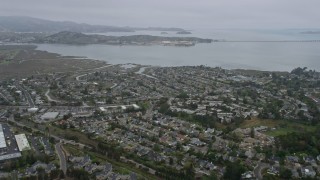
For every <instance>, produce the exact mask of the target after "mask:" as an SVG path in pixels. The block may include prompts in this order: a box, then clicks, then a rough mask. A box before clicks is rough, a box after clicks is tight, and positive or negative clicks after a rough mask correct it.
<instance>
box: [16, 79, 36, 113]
mask: <svg viewBox="0 0 320 180" xmlns="http://www.w3.org/2000/svg"><path fill="white" fill-rule="evenodd" d="M16 86H17V88H18V89H20V91H22V92H23V94H24V96H25V97H26V99H27V100H28V103H29V106H30V107H35V106H34V102H33V99H32V97H31V95H30V93H29V92H28V91H27V90H26V89H25V88H24V87H23V85H21V86H20V85H19V84H18V83H17V84H16Z"/></svg>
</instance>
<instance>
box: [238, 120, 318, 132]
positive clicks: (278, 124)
mask: <svg viewBox="0 0 320 180" xmlns="http://www.w3.org/2000/svg"><path fill="white" fill-rule="evenodd" d="M258 126H267V127H269V128H271V130H269V131H267V132H266V134H267V135H270V136H279V135H284V134H287V133H291V132H301V131H302V132H303V131H314V130H316V129H317V128H318V127H319V126H312V125H307V124H302V123H298V122H292V121H288V120H271V119H258V118H254V119H251V120H246V121H244V122H243V123H242V124H241V125H240V127H241V128H251V127H258ZM273 128H275V129H273Z"/></svg>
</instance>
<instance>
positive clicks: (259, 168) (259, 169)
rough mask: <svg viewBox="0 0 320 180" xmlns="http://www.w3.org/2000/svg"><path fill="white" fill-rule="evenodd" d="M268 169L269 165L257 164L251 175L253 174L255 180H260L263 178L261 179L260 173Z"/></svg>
mask: <svg viewBox="0 0 320 180" xmlns="http://www.w3.org/2000/svg"><path fill="white" fill-rule="evenodd" d="M269 167H270V165H269V164H267V163H262V162H259V163H258V165H257V166H256V167H255V168H254V170H253V173H254V174H255V176H256V178H257V179H259V180H262V179H263V177H262V174H261V171H262V170H263V169H266V168H269Z"/></svg>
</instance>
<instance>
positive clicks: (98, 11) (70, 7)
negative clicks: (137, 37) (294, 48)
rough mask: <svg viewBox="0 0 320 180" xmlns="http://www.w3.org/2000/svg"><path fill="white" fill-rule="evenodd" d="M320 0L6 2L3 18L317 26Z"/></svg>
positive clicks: (225, 26)
mask: <svg viewBox="0 0 320 180" xmlns="http://www.w3.org/2000/svg"><path fill="white" fill-rule="evenodd" d="M319 6H320V1H317V0H309V1H308V3H306V2H305V1H300V0H281V1H279V0H269V1H255V0H239V1H236V2H234V1H232V0H225V1H221V2H220V1H218V2H212V1H210V0H202V1H200V2H199V1H197V2H195V1H192V0H176V1H174V2H172V1H169V0H163V1H156V0H139V1H130V0H122V1H114V0H107V1H104V0H96V1H84V0H69V1H62V0H58V1H43V0H29V1H19V0H11V1H3V2H1V7H0V16H28V17H34V18H40V19H47V20H53V21H73V22H77V23H87V24H93V25H110V26H131V27H180V28H185V29H317V28H320V25H318V20H319V17H320V12H319V11H318V7H319Z"/></svg>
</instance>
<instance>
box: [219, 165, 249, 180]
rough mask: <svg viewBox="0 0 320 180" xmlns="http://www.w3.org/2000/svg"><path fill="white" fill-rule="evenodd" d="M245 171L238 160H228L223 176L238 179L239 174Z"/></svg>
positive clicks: (239, 177) (233, 179) (231, 179)
mask: <svg viewBox="0 0 320 180" xmlns="http://www.w3.org/2000/svg"><path fill="white" fill-rule="evenodd" d="M245 171H246V168H245V167H244V166H243V165H242V164H241V163H240V161H236V162H230V163H228V164H227V167H226V171H225V173H224V175H223V178H224V179H230V180H238V179H241V174H243V173H244V172H245Z"/></svg>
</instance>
